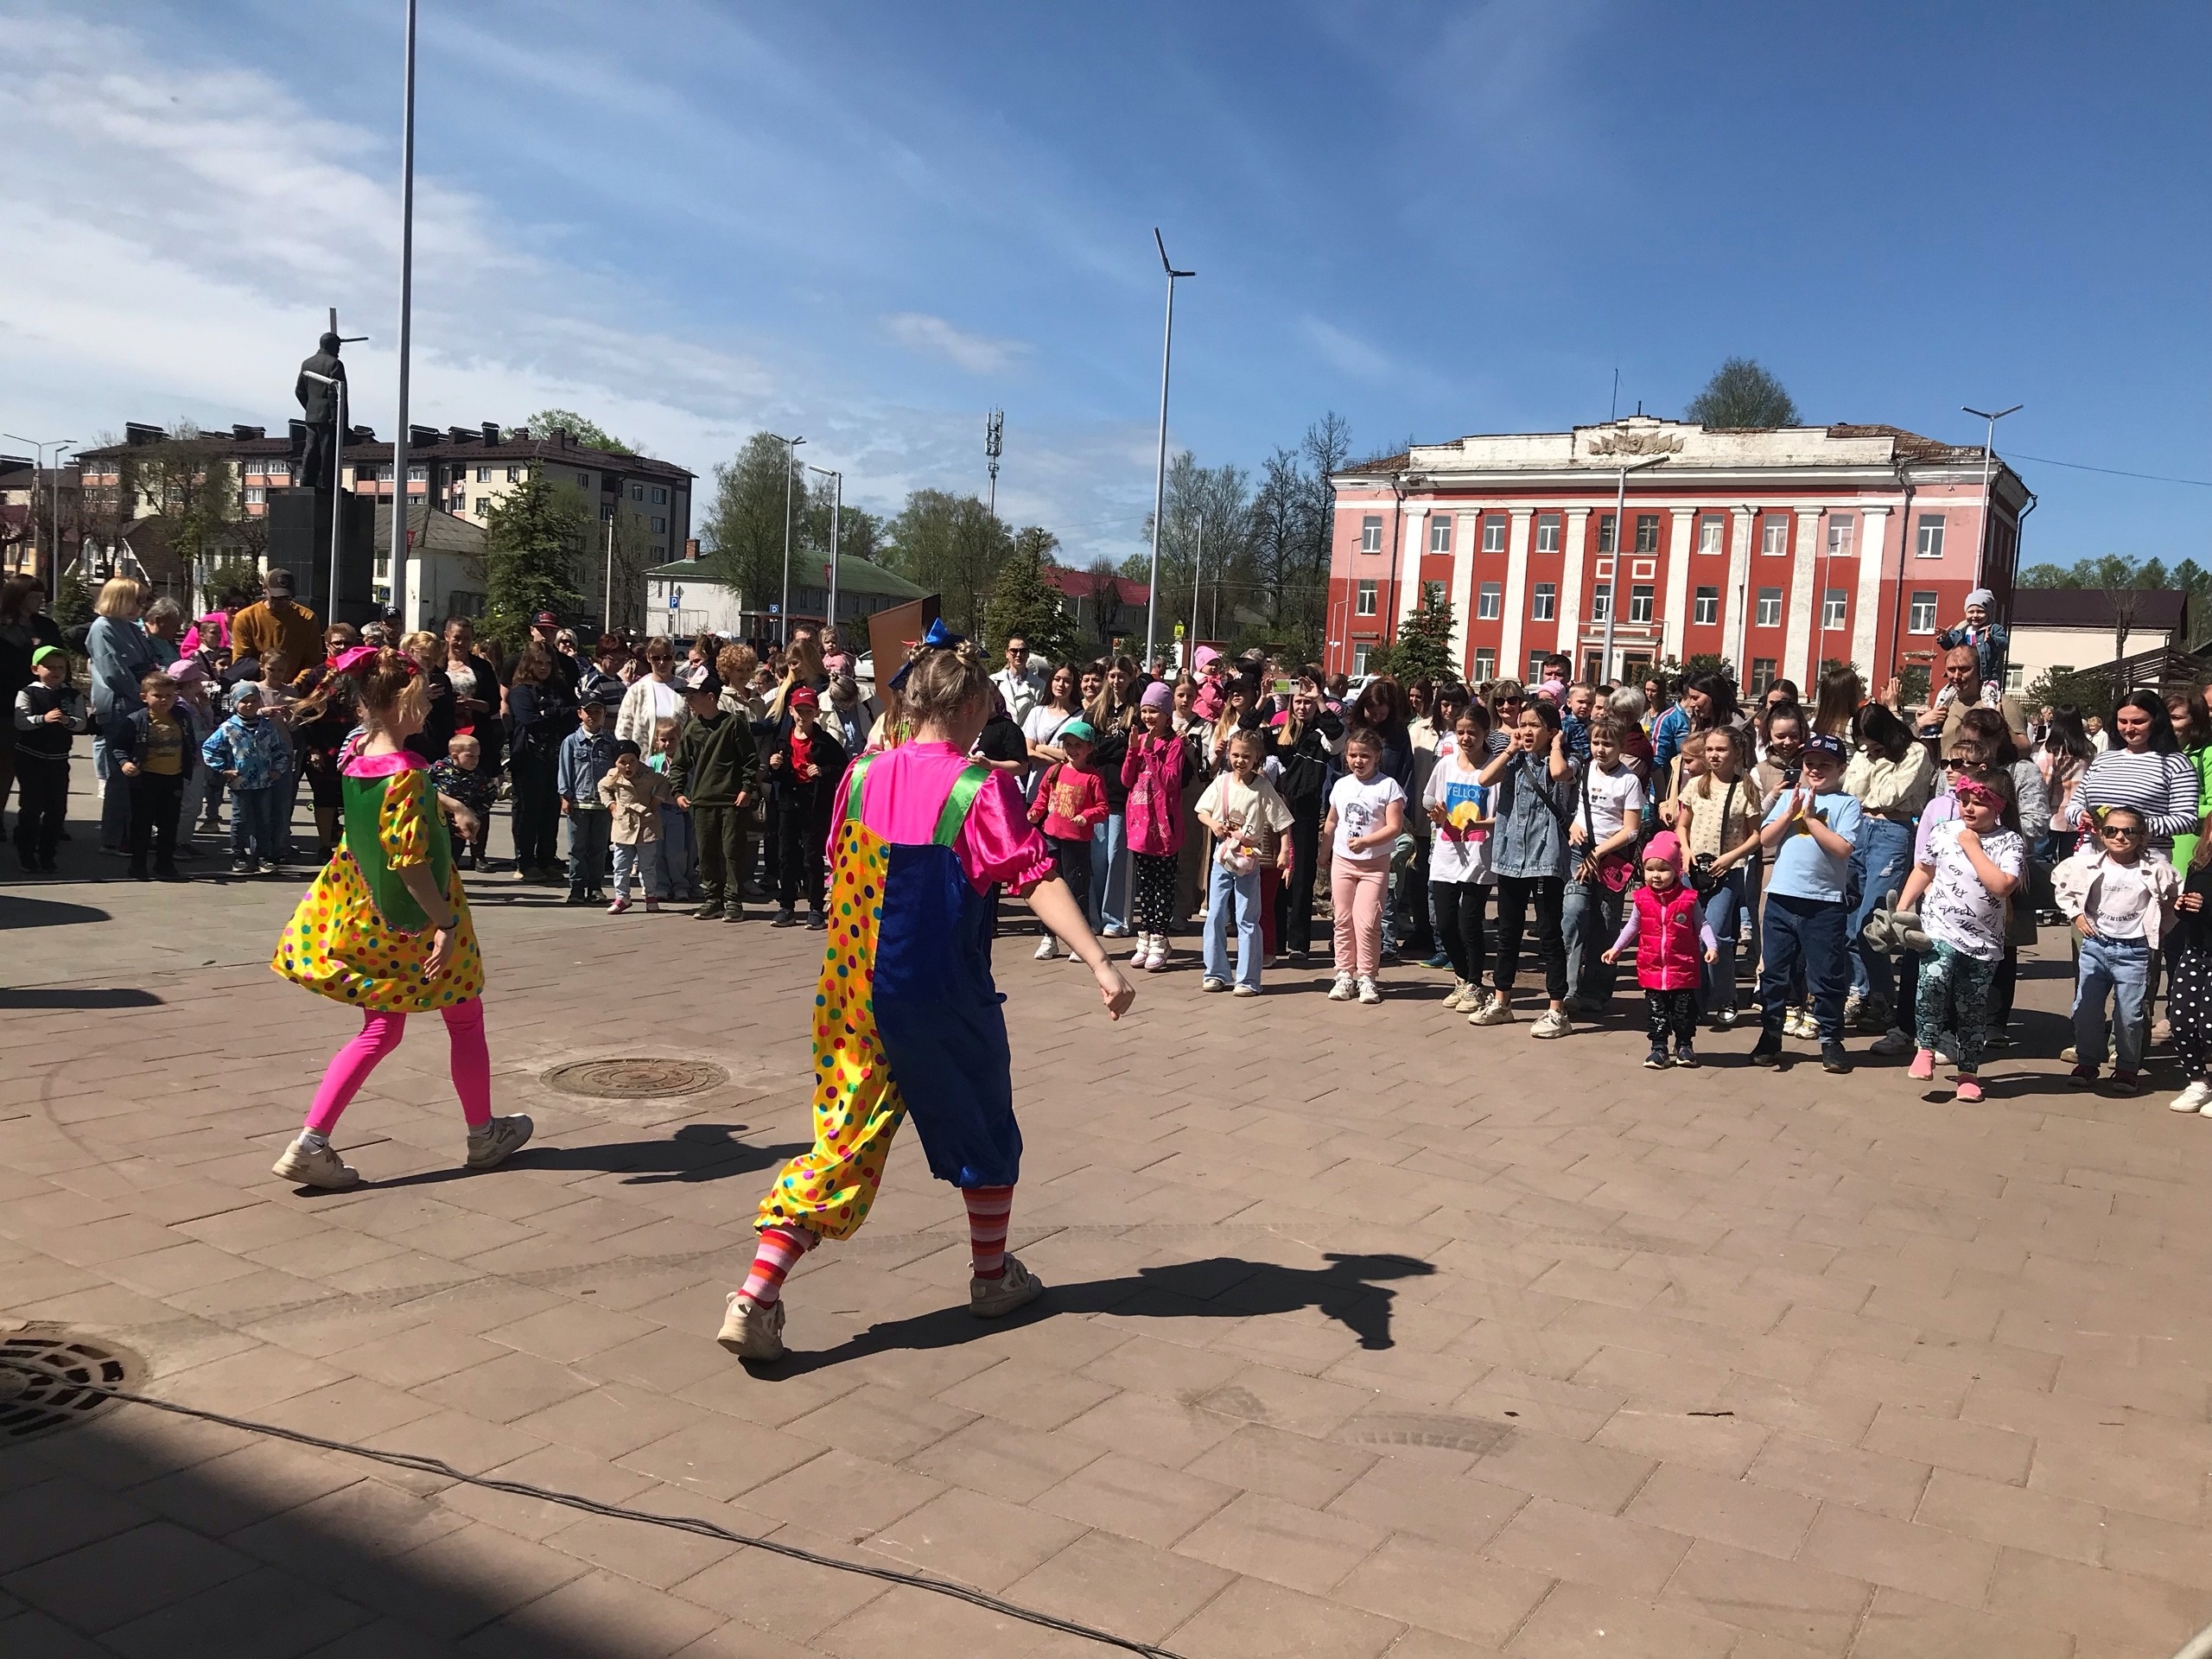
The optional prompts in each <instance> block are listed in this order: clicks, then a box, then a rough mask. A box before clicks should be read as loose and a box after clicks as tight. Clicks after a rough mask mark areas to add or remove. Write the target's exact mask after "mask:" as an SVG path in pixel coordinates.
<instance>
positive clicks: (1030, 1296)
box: [968, 1250, 1045, 1319]
mask: <svg viewBox="0 0 2212 1659" xmlns="http://www.w3.org/2000/svg"><path fill="white" fill-rule="evenodd" d="M1043 1294H1045V1281H1043V1280H1041V1279H1039V1278H1038V1276H1037V1275H1036V1274H1033V1273H1032V1272H1030V1271H1029V1269H1028V1268H1025V1267H1023V1266H1022V1265H1021V1258H1020V1256H1018V1255H1014V1253H1013V1252H1012V1251H1011V1250H1009V1251H1008V1252H1007V1258H1006V1272H1005V1273H1004V1274H1002V1275H1001V1276H1000V1277H999V1278H996V1279H970V1280H969V1281H968V1311H969V1313H973V1314H974V1315H975V1316H976V1318H977V1319H1004V1318H1005V1317H1006V1316H1007V1314H1009V1313H1013V1312H1014V1309H1015V1308H1017V1307H1026V1306H1028V1305H1029V1304H1030V1303H1031V1302H1033V1301H1035V1300H1037V1299H1038V1298H1039V1296H1041V1295H1043Z"/></svg>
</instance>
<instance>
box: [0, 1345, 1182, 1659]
mask: <svg viewBox="0 0 2212 1659" xmlns="http://www.w3.org/2000/svg"><path fill="white" fill-rule="evenodd" d="M0 1370H12V1371H16V1372H18V1373H19V1374H22V1375H25V1376H36V1377H39V1378H41V1380H49V1381H50V1380H51V1379H52V1376H53V1373H52V1372H50V1371H43V1370H34V1369H33V1368H32V1367H29V1366H26V1365H18V1364H15V1363H11V1362H10V1361H8V1360H5V1359H0ZM77 1386H78V1387H79V1389H83V1390H85V1391H86V1392H87V1393H92V1394H99V1395H105V1397H106V1398H108V1399H110V1400H118V1401H121V1402H124V1403H125V1404H128V1405H133V1406H151V1407H152V1408H154V1409H155V1410H156V1411H166V1412H171V1413H174V1414H175V1415H177V1416H179V1417H192V1418H196V1419H198V1420H199V1421H201V1422H203V1423H219V1424H221V1425H222V1426H223V1427H226V1428H235V1429H241V1430H243V1431H245V1433H249V1434H265V1435H268V1436H269V1437H270V1439H272V1440H289V1441H291V1442H293V1443H294V1444H295V1445H297V1446H313V1447H315V1449H316V1450H317V1451H319V1452H343V1453H344V1454H346V1456H348V1457H355V1458H366V1459H369V1460H370V1461H371V1462H372V1463H382V1464H387V1465H391V1467H392V1468H395V1469H409V1470H412V1471H415V1472H416V1473H417V1474H427V1475H436V1476H438V1477H440V1478H442V1479H446V1480H452V1481H458V1482H460V1483H461V1484H464V1485H468V1486H480V1487H482V1488H484V1489H485V1490H486V1491H493V1492H505V1493H507V1494H508V1495H509V1496H511V1497H534V1498H537V1499H538V1500H539V1501H541V1502H543V1503H558V1504H561V1505H563V1507H565V1508H568V1509H571V1510H582V1511H583V1512H584V1513H585V1514H586V1515H603V1516H610V1517H612V1518H613V1519H614V1520H617V1521H642V1522H645V1523H646V1524H647V1525H649V1526H655V1527H667V1528H669V1529H671V1530H672V1531H676V1532H690V1533H696V1534H697V1535H699V1536H700V1537H702V1538H718V1539H720V1540H721V1541H723V1542H724V1543H728V1544H739V1545H742V1546H743V1547H744V1548H747V1549H765V1550H766V1551H767V1552H768V1553H769V1554H772V1555H784V1556H788V1557H789V1558H790V1559H791V1560H795V1561H804V1562H806V1563H807V1564H808V1565H810V1566H812V1567H829V1568H831V1569H833V1570H835V1571H836V1572H839V1573H858V1574H860V1575H861V1577H863V1578H870V1579H880V1580H882V1581H883V1582H884V1583H886V1584H901V1585H905V1586H907V1587H908V1588H909V1589H912V1590H926V1591H928V1592H931V1594H932V1595H939V1596H950V1597H951V1598H952V1599H954V1600H956V1601H964V1602H968V1603H969V1604H970V1605H974V1606H977V1607H981V1608H982V1609H984V1610H985V1611H988V1612H994V1613H1001V1614H1003V1615H1004V1616H1005V1617H1007V1618H1018V1619H1020V1620H1022V1621H1023V1622H1024V1623H1026V1624H1036V1625H1041V1626H1042V1627H1043V1628H1045V1629H1046V1630H1059V1631H1062V1632H1064V1633H1065V1634H1066V1635H1069V1636H1079V1637H1084V1639H1086V1640H1088V1641H1091V1642H1096V1643H1102V1644H1103V1645H1104V1646H1106V1647H1109V1648H1119V1649H1122V1651H1123V1652H1124V1653H1134V1654H1136V1655H1139V1656H1140V1659H1182V1656H1180V1655H1179V1654H1177V1653H1174V1652H1173V1651H1171V1650H1170V1649H1166V1648H1159V1647H1154V1646H1153V1645H1152V1644H1151V1643H1145V1642H1136V1641H1132V1640H1131V1639H1130V1638H1129V1637H1126V1636H1116V1635H1115V1634H1114V1633H1113V1632H1112V1631H1110V1630H1097V1629H1095V1628H1093V1627H1092V1626H1090V1625H1089V1624H1078V1623H1077V1622H1076V1621H1075V1620H1074V1619H1071V1618H1058V1617H1057V1616H1056V1615H1054V1614H1052V1613H1044V1612H1039V1611H1037V1610H1036V1609H1035V1608H1033V1607H1024V1606H1021V1605H1018V1604H1017V1603H1014V1602H1011V1601H1006V1600H1002V1599H1000V1598H999V1597H997V1596H994V1595H990V1594H988V1593H987V1592H984V1591H982V1590H971V1589H970V1588H969V1587H968V1586H966V1585H964V1584H955V1583H953V1582H952V1581H951V1580H949V1579H933V1578H931V1577H929V1576H928V1575H927V1574H925V1573H902V1572H900V1571H899V1570H898V1569H897V1568H896V1567H869V1566H868V1565H866V1564H865V1563H863V1562H861V1561H847V1560H839V1559H838V1558H837V1557H836V1556H835V1555H823V1554H819V1553H817V1552H816V1551H814V1550H810V1549H802V1548H799V1547H798V1545H796V1544H785V1543H779V1542H777V1541H775V1540H774V1539H772V1538H755V1537H753V1536H751V1535H748V1534H746V1533H742V1532H732V1531H731V1530H730V1529H728V1527H722V1526H717V1525H715V1522H712V1521H702V1520H698V1519H696V1518H694V1517H693V1516H686V1515H655V1514H653V1513H652V1512H651V1511H650V1510H632V1509H625V1508H624V1507H623V1506H622V1505H620V1504H619V1503H600V1502H599V1501H598V1500H597V1499H595V1498H589V1497H579V1496H578V1495H577V1494H575V1493H574V1492H560V1491H553V1490H552V1489H551V1488H550V1487H545V1486H532V1485H531V1484H528V1483H527V1482H524V1481H519V1480H496V1479H494V1478H492V1477H491V1476H489V1475H472V1474H467V1473H464V1472H463V1471H461V1470H459V1469H456V1468H454V1466H453V1465H451V1464H449V1463H443V1462H441V1461H440V1460H439V1459H436V1458H425V1457H419V1456H417V1455H416V1453H414V1452H380V1451H378V1450H377V1449H375V1448H374V1447H372V1446H355V1445H353V1444H352V1443H351V1442H350V1441H346V1440H325V1439H323V1438H322V1436H321V1435H319V1434H307V1433H302V1432H301V1431H299V1430H298V1429H296V1428H284V1427H280V1426H278V1425H277V1424H275V1423H257V1422H255V1421H253V1420H252V1419H251V1418H247V1417H228V1416H226V1415H224V1414H222V1413H221V1412H219V1411H202V1410H201V1409H200V1408H199V1407H197V1406H183V1405H179V1404H177V1403H176V1402H175V1401H172V1400H156V1399H155V1398H153V1397H152V1396H151V1395H143V1394H130V1393H127V1392H125V1391H124V1390H123V1389H111V1388H103V1387H101V1386H100V1385H99V1383H78V1384H77Z"/></svg>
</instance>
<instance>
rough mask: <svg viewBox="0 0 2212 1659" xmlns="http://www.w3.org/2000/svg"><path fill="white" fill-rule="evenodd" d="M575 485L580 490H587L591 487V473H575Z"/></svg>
mask: <svg viewBox="0 0 2212 1659" xmlns="http://www.w3.org/2000/svg"><path fill="white" fill-rule="evenodd" d="M576 487H577V488H578V489H580V490H588V489H589V488H591V474H589V473H578V474H576Z"/></svg>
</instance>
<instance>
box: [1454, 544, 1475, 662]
mask: <svg viewBox="0 0 2212 1659" xmlns="http://www.w3.org/2000/svg"><path fill="white" fill-rule="evenodd" d="M1481 523H1482V519H1481V517H1480V515H1479V514H1477V513H1473V512H1463V513H1461V514H1460V515H1459V521H1458V522H1457V523H1456V524H1453V525H1452V661H1453V662H1455V663H1457V664H1459V672H1460V675H1461V676H1462V677H1465V674H1466V672H1467V650H1468V647H1467V625H1468V624H1469V623H1470V622H1471V621H1473V620H1474V603H1475V540H1476V537H1477V536H1478V533H1479V531H1478V528H1477V527H1478V525H1479V524H1481Z"/></svg>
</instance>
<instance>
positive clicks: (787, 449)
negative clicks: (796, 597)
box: [769, 432, 806, 645]
mask: <svg viewBox="0 0 2212 1659" xmlns="http://www.w3.org/2000/svg"><path fill="white" fill-rule="evenodd" d="M769 436H770V437H772V438H775V439H776V442H778V443H780V444H782V445H783V446H784V602H783V605H782V607H781V608H780V609H779V610H778V611H777V613H776V643H777V644H779V645H787V644H789V643H790V641H791V473H792V470H793V469H794V468H795V467H798V447H799V445H801V444H802V443H804V442H806V440H805V439H804V438H785V437H777V435H776V434H775V433H773V432H771V433H770V434H769Z"/></svg>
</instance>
